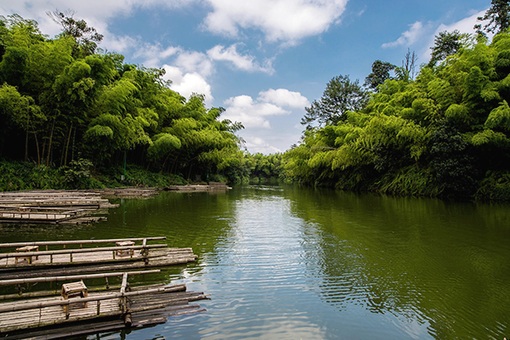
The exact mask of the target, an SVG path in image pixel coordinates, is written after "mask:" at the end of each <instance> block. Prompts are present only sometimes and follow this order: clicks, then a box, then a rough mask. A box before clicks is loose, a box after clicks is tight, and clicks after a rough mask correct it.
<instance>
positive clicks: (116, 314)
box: [0, 270, 207, 339]
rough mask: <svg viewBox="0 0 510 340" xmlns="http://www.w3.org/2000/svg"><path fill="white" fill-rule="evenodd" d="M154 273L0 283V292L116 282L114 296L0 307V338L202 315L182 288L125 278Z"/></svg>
mask: <svg viewBox="0 0 510 340" xmlns="http://www.w3.org/2000/svg"><path fill="white" fill-rule="evenodd" d="M154 272H158V270H152V271H142V272H131V273H130V272H124V273H106V274H95V275H82V276H79V277H59V278H55V277H52V278H48V277H39V278H30V279H26V280H0V286H5V285H15V284H19V283H20V282H23V283H25V282H26V283H29V282H32V283H34V282H47V281H50V280H55V281H68V280H76V279H80V278H81V279H82V281H80V282H83V279H89V278H97V277H99V276H101V277H111V276H122V285H121V286H120V289H119V290H110V291H106V292H105V291H101V292H94V293H89V294H88V295H87V297H81V298H72V299H71V298H69V299H65V298H63V297H62V296H57V297H44V298H37V299H25V300H21V301H20V300H16V301H11V302H5V303H0V337H2V338H7V339H21V338H23V339H24V338H27V337H30V338H34V339H39V338H41V339H56V338H63V337H67V336H70V335H81V334H90V333H96V332H101V331H111V330H118V329H122V328H126V327H139V326H147V325H154V324H158V323H163V322H166V318H167V317H168V316H171V315H178V314H183V313H193V312H200V311H205V309H201V308H200V306H199V305H189V302H191V301H198V300H202V299H207V296H205V295H204V294H203V293H195V292H187V291H186V285H184V284H178V285H164V284H157V285H150V286H141V287H130V286H129V283H128V276H129V275H134V274H150V273H154ZM106 282H108V281H106ZM63 286H65V284H64V285H63ZM50 293H51V292H50ZM54 326H58V328H55V327H54ZM27 332H28V333H27Z"/></svg>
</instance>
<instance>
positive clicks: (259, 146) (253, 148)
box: [245, 137, 282, 155]
mask: <svg viewBox="0 0 510 340" xmlns="http://www.w3.org/2000/svg"><path fill="white" fill-rule="evenodd" d="M245 141H246V144H245V146H246V148H247V149H249V150H250V152H251V153H258V152H260V153H263V154H266V155H267V154H271V153H279V152H282V150H280V149H278V148H276V147H274V146H273V145H271V144H269V143H268V142H267V141H266V140H265V139H262V138H260V137H246V138H245Z"/></svg>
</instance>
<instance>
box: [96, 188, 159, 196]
mask: <svg viewBox="0 0 510 340" xmlns="http://www.w3.org/2000/svg"><path fill="white" fill-rule="evenodd" d="M161 190H162V189H161V188H155V187H147V188H141V187H127V188H107V189H100V190H97V191H96V192H98V193H99V194H100V195H101V197H102V198H151V197H154V196H157V195H159V191H161Z"/></svg>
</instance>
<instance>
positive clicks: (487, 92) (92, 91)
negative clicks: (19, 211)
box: [0, 0, 510, 201]
mask: <svg viewBox="0 0 510 340" xmlns="http://www.w3.org/2000/svg"><path fill="white" fill-rule="evenodd" d="M492 2H493V7H491V9H489V10H488V11H487V14H486V17H487V18H485V17H484V18H480V19H484V20H489V19H491V15H494V17H495V18H501V16H499V17H498V16H497V13H496V14H494V13H493V12H494V11H495V10H496V9H498V10H503V11H504V12H505V13H506V14H508V12H509V8H508V7H509V6H508V4H507V2H504V3H505V4H507V6H506V7H501V8H500V7H497V6H495V3H498V1H496V0H493V1H492ZM491 11H493V12H491ZM509 17H510V16H508V15H507V16H505V18H507V19H505V20H507V21H508V20H509V19H508V18H509ZM52 18H53V19H54V20H55V21H56V22H58V23H60V24H61V26H62V33H61V34H59V35H58V36H56V37H54V38H49V37H47V36H45V35H43V34H42V33H41V32H40V31H39V28H38V24H37V22H35V21H33V20H27V19H24V18H22V17H20V16H19V15H10V16H8V17H7V18H5V17H0V171H1V174H2V175H1V176H0V191H12V190H30V189H94V188H105V187H119V186H151V187H164V186H170V185H180V184H181V185H182V184H190V183H207V182H209V181H213V182H227V183H229V184H230V185H232V184H248V183H254V184H259V183H278V182H285V183H298V184H300V185H307V186H320V187H330V188H336V189H341V190H352V191H370V192H376V193H383V194H391V195H409V196H426V197H439V198H459V199H470V200H480V201H510V107H509V104H508V102H510V34H509V32H508V27H509V23H508V22H506V21H504V22H499V21H494V20H492V21H491V22H490V25H489V24H488V25H486V26H484V27H483V30H485V31H486V32H487V33H491V34H494V37H493V38H492V40H489V38H487V36H486V34H485V32H483V31H482V27H481V26H478V27H477V29H478V35H477V36H475V35H469V34H463V33H460V32H458V31H454V32H446V31H445V32H441V33H440V34H439V35H438V36H436V41H435V46H434V47H432V59H431V60H430V62H429V63H428V64H423V65H421V66H420V67H419V70H418V71H416V67H417V65H416V56H415V54H414V52H413V53H411V51H409V52H408V53H407V54H406V55H405V57H404V60H403V61H402V67H397V66H395V65H393V64H391V63H389V62H382V61H380V60H377V61H375V62H374V63H373V65H372V73H371V74H370V75H368V76H367V78H366V79H365V83H364V85H363V86H361V85H359V83H358V80H356V81H351V80H350V79H349V77H348V76H343V75H340V76H336V77H334V78H332V79H331V81H330V82H329V83H328V84H327V86H326V89H325V91H324V94H323V96H322V98H320V99H319V100H316V101H314V102H313V103H312V105H311V106H310V107H307V108H306V114H305V116H304V117H303V120H302V124H303V125H304V126H305V131H304V134H303V137H302V140H301V141H300V142H299V144H298V145H294V146H292V147H291V148H290V149H289V150H288V151H286V152H285V153H282V154H272V155H262V154H250V153H248V152H247V151H246V150H243V143H244V142H243V140H242V138H241V137H239V136H238V135H237V132H238V131H240V130H242V129H243V126H242V124H241V123H239V122H232V121H229V120H226V119H223V120H222V119H221V114H222V113H223V111H224V109H223V108H221V107H218V108H214V107H213V108H206V106H205V103H204V97H203V96H202V95H199V94H196V95H193V96H191V97H190V98H189V99H186V98H184V97H182V96H181V95H179V94H178V93H176V92H174V91H172V90H171V89H170V82H169V81H166V80H164V72H165V71H164V70H163V69H150V68H145V67H143V66H139V65H132V64H127V63H124V56H122V55H120V54H116V53H110V52H106V51H102V50H100V49H97V45H96V44H97V43H98V42H100V41H101V40H102V35H100V34H98V33H97V32H96V31H95V29H93V28H91V27H88V26H87V24H86V23H85V22H84V21H83V20H76V19H74V18H73V17H72V16H67V15H65V14H63V13H56V12H55V13H53V15H52ZM491 25H492V26H491ZM121 177H122V178H123V179H121Z"/></svg>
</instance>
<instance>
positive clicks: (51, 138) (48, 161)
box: [46, 119, 56, 166]
mask: <svg viewBox="0 0 510 340" xmlns="http://www.w3.org/2000/svg"><path fill="white" fill-rule="evenodd" d="M55 120H56V119H53V124H52V125H51V132H50V142H49V144H48V156H47V157H46V166H49V165H50V154H51V143H52V142H53V131H54V129H55Z"/></svg>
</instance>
